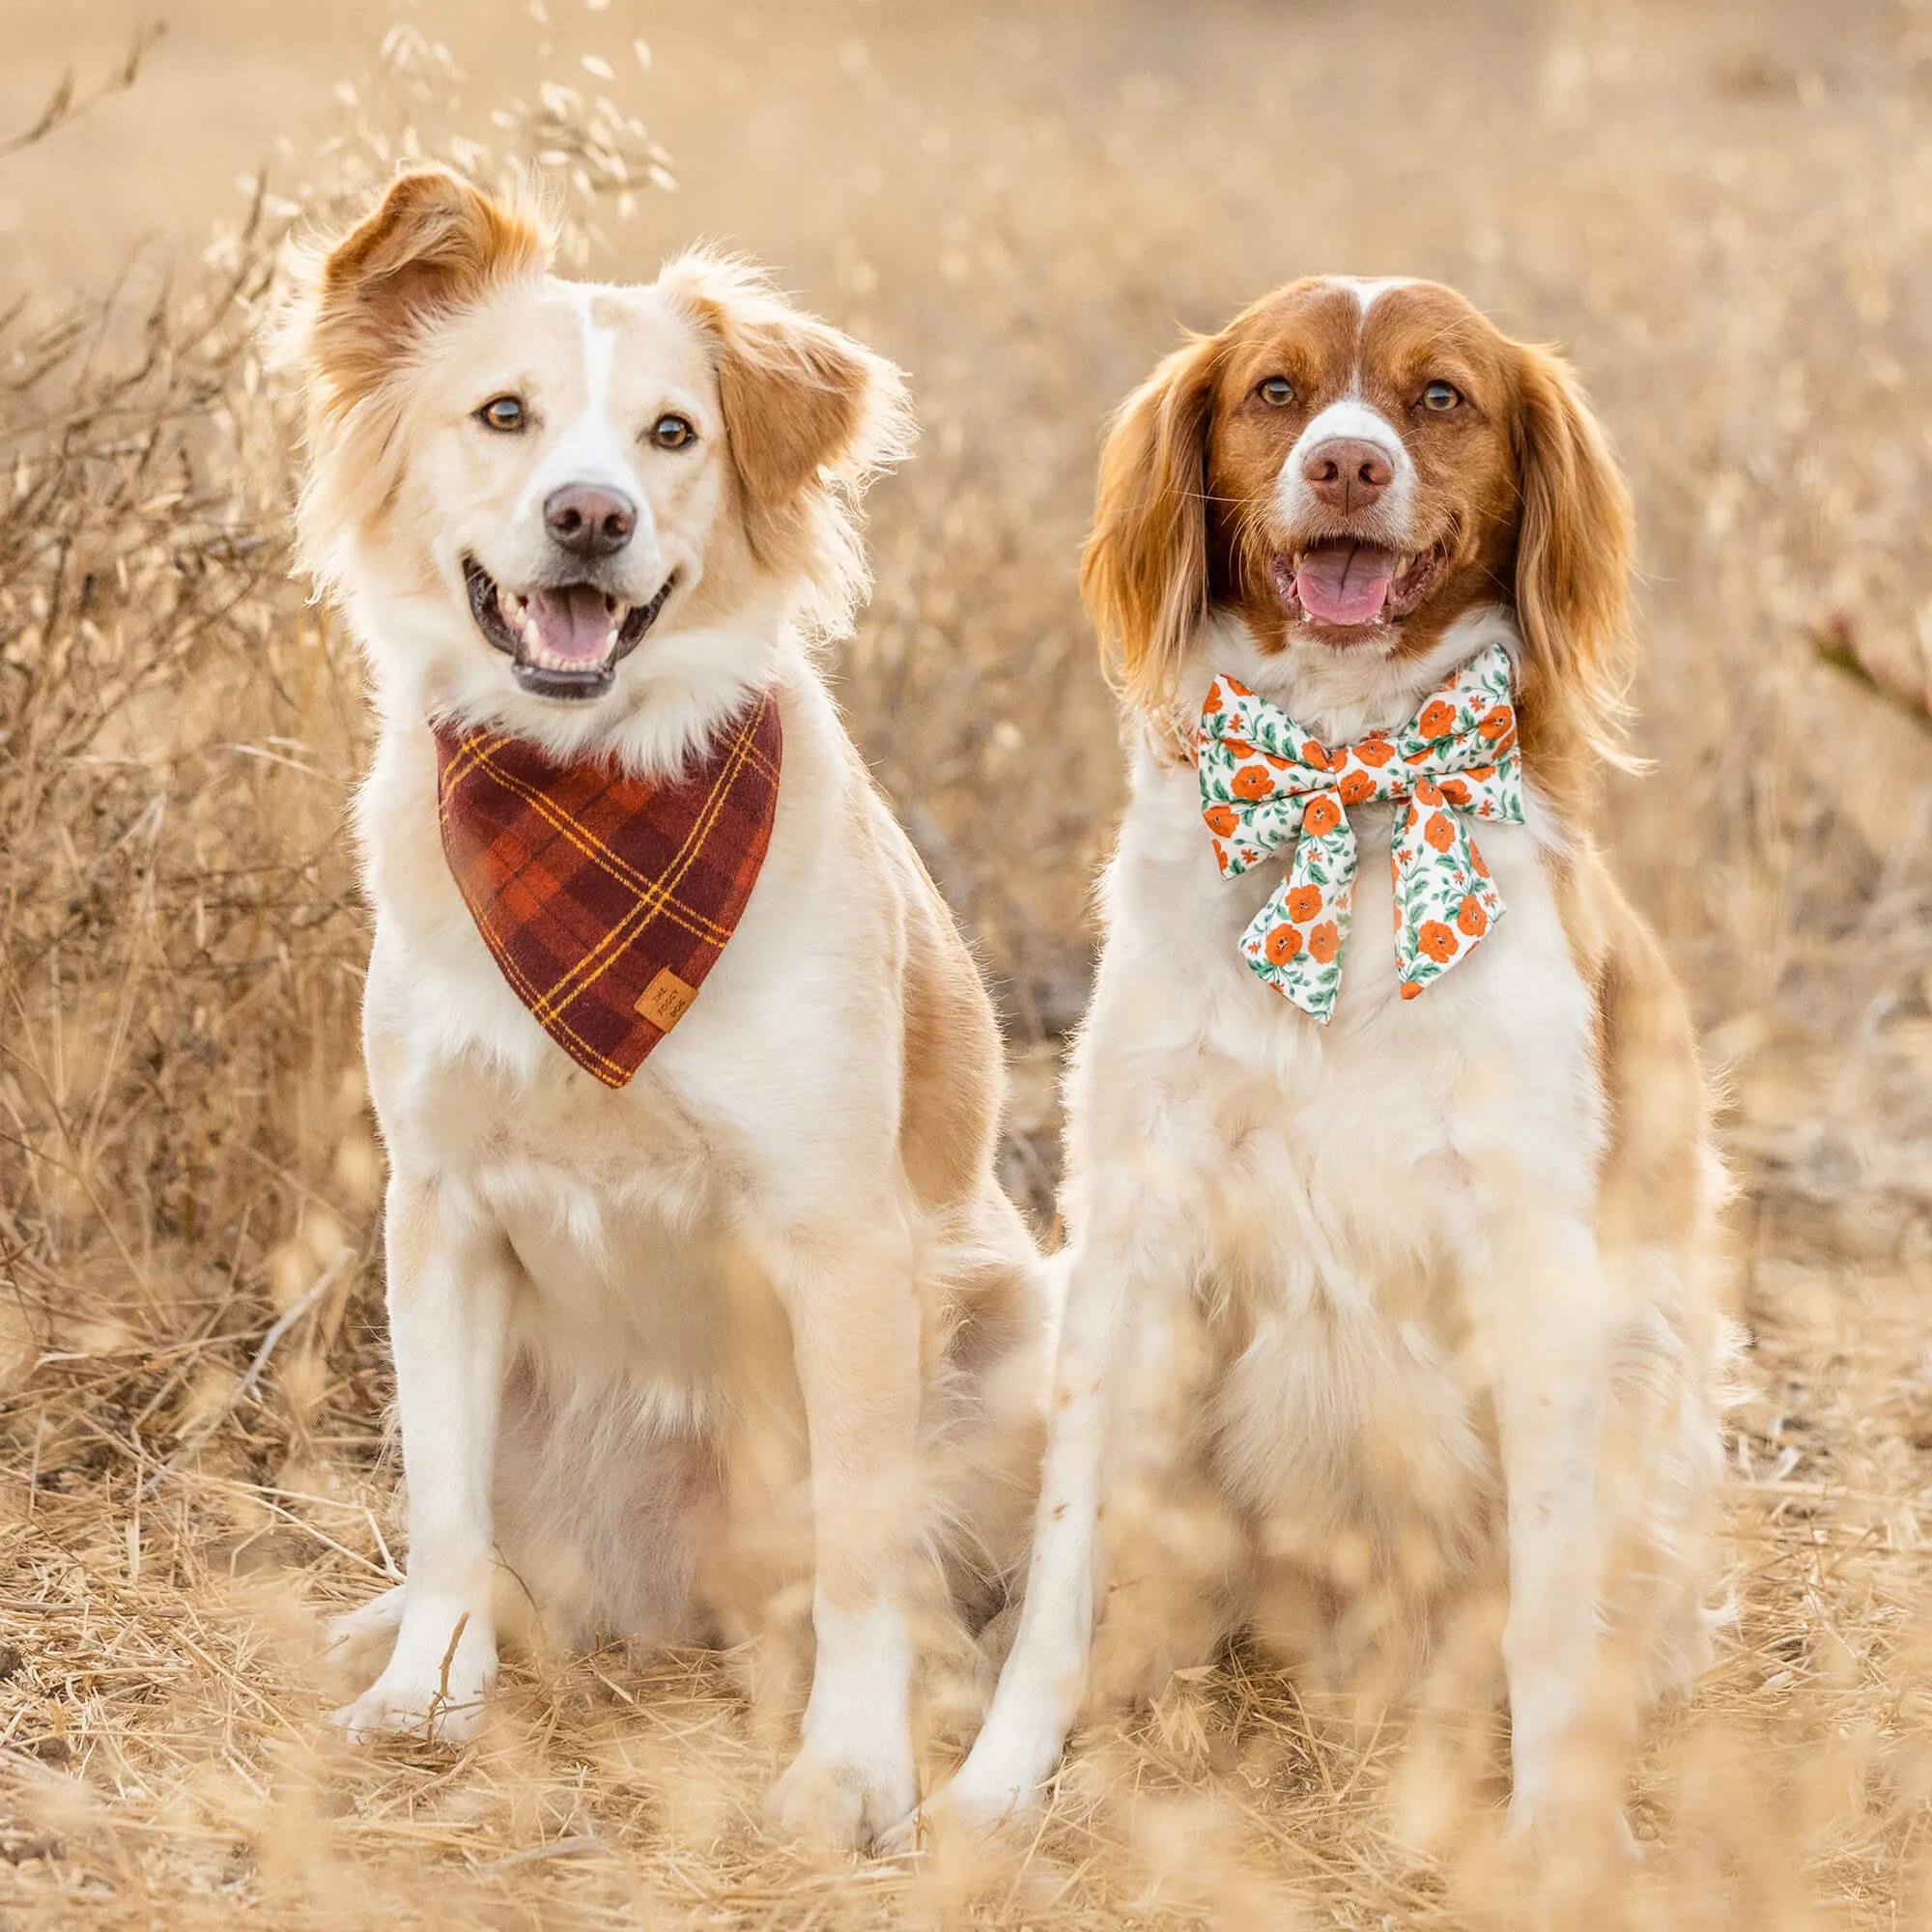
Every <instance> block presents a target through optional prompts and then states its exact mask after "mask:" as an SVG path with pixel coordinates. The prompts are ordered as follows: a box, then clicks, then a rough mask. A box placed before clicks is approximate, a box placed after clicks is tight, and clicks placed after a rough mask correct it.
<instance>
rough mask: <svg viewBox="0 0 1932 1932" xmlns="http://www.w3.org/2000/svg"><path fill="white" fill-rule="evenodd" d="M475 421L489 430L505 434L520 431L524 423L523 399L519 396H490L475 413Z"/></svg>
mask: <svg viewBox="0 0 1932 1932" xmlns="http://www.w3.org/2000/svg"><path fill="white" fill-rule="evenodd" d="M476 420H477V421H478V422H480V423H482V424H484V425H485V426H486V427H488V428H490V429H498V430H502V431H504V432H506V433H507V432H509V431H512V430H519V429H522V428H523V426H524V422H525V415H524V399H523V397H521V396H492V397H491V398H490V400H489V401H488V402H487V403H485V404H484V405H483V407H482V408H481V409H480V410H478V411H477V412H476Z"/></svg>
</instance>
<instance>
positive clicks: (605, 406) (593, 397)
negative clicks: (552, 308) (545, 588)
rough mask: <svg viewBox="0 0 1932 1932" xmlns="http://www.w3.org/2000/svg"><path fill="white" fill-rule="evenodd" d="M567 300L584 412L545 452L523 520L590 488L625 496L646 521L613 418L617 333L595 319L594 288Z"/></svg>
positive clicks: (628, 450)
mask: <svg viewBox="0 0 1932 1932" xmlns="http://www.w3.org/2000/svg"><path fill="white" fill-rule="evenodd" d="M564 293H565V296H566V298H567V299H568V300H569V302H570V304H571V306H572V307H573V308H575V309H576V311H577V318H578V326H579V339H580V343H581V354H582V368H581V374H582V396H583V406H582V409H581V410H580V411H579V412H578V413H577V414H576V415H575V416H574V417H572V418H571V419H570V421H568V422H567V423H565V424H564V425H563V427H562V429H561V430H560V431H559V432H558V434H557V436H556V440H554V442H553V443H552V444H551V446H550V447H549V449H547V450H546V451H545V452H544V455H543V460H542V461H541V462H540V463H539V464H538V465H537V467H536V469H535V470H534V471H533V472H532V474H531V476H530V480H529V483H528V485H527V487H526V490H525V492H524V500H523V502H522V503H521V504H520V505H519V506H518V508H519V513H520V514H521V515H538V516H540V515H541V514H542V512H543V504H544V500H545V499H546V498H547V497H549V496H550V495H551V493H552V492H553V491H554V490H560V489H562V488H563V487H564V485H565V484H567V483H589V484H593V485H597V486H601V487H602V488H605V489H611V490H618V491H621V492H622V493H623V494H624V495H625V496H626V497H629V498H630V499H631V501H632V502H633V503H635V504H636V505H637V506H638V511H639V517H640V518H642V517H644V516H647V515H648V512H647V511H646V509H645V507H644V492H643V486H642V484H641V483H640V482H639V478H638V472H637V469H636V467H635V465H634V463H633V461H632V457H633V438H632V436H631V434H630V433H629V432H628V431H627V430H626V429H625V427H624V425H623V424H621V423H619V422H617V421H616V420H615V419H614V418H613V417H612V415H611V371H612V369H613V368H614V367H615V365H616V359H617V331H616V329H615V328H613V327H610V326H609V325H608V324H605V323H601V322H599V321H598V320H597V318H596V316H595V315H594V314H593V313H592V306H591V305H592V302H593V300H594V298H596V296H597V295H598V294H599V293H600V292H599V291H598V290H596V289H592V288H571V289H568V290H566V291H565V292H564Z"/></svg>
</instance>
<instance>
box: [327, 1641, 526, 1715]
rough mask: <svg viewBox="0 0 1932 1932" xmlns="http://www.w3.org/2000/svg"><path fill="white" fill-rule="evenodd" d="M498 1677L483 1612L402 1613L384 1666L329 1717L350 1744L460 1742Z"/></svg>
mask: <svg viewBox="0 0 1932 1932" xmlns="http://www.w3.org/2000/svg"><path fill="white" fill-rule="evenodd" d="M496 1681H497V1640H496V1636H495V1634H493V1632H492V1631H491V1628H490V1621H489V1618H488V1617H487V1616H483V1617H478V1616H474V1615H464V1614H463V1613H461V1612H458V1613H457V1614H455V1615H452V1616H449V1617H446V1618H445V1617H438V1618H433V1619H429V1618H425V1619H420V1620H414V1621H413V1622H412V1620H411V1619H409V1618H407V1617H406V1618H405V1619H404V1623H403V1628H402V1632H401V1634H400V1635H399V1636H398V1637H397V1639H396V1648H395V1654H394V1655H393V1656H392V1657H391V1658H390V1659H389V1662H388V1667H387V1668H386V1669H385V1670H384V1672H383V1674H382V1676H380V1677H379V1678H377V1680H376V1681H375V1683H374V1684H372V1685H371V1686H370V1687H369V1689H368V1690H365V1691H363V1693H362V1694H361V1696H359V1697H357V1698H356V1699H355V1701H354V1702H353V1703H350V1704H345V1705H344V1706H343V1707H342V1709H341V1710H339V1711H337V1712H335V1713H334V1714H333V1715H332V1716H331V1717H330V1719H329V1722H330V1723H332V1724H333V1725H334V1726H335V1728H336V1729H337V1730H339V1731H340V1732H341V1733H342V1734H343V1736H344V1737H346V1738H347V1739H348V1740H349V1742H350V1743H351V1744H358V1745H360V1744H368V1743H370V1742H371V1741H373V1740H374V1739H376V1738H379V1737H384V1736H391V1735H398V1734H400V1735H403V1736H409V1737H418V1738H422V1739H424V1740H425V1741H428V1742H433V1743H438V1744H467V1743H468V1742H469V1740H470V1739H471V1738H473V1737H474V1736H475V1735H476V1734H477V1732H478V1731H479V1730H481V1729H482V1726H483V1703H484V1699H485V1697H486V1696H487V1694H488V1692H489V1690H490V1687H491V1685H492V1684H494V1683H495V1682H496Z"/></svg>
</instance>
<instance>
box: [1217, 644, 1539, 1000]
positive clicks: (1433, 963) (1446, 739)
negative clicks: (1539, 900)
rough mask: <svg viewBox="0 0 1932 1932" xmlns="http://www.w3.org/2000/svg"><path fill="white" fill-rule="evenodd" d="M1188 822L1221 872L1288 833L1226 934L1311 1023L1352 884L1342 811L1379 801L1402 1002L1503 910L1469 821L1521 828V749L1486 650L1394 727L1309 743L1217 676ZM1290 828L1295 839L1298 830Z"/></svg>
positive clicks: (1336, 965) (1336, 960)
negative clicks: (1197, 826)
mask: <svg viewBox="0 0 1932 1932" xmlns="http://www.w3.org/2000/svg"><path fill="white" fill-rule="evenodd" d="M1197 762H1198V765H1199V768H1200V775H1201V813H1202V816H1203V817H1204V818H1205V819H1206V820H1207V823H1208V833H1209V835H1210V836H1211V837H1212V838H1213V842H1214V857H1215V858H1216V860H1217V861H1218V862H1219V863H1220V867H1221V871H1222V873H1223V875H1224V876H1225V877H1228V878H1231V879H1232V878H1234V877H1235V876H1236V874H1237V873H1241V872H1245V871H1247V870H1248V869H1249V868H1250V867H1254V866H1258V865H1260V864H1261V863H1262V862H1263V861H1264V860H1265V859H1266V858H1267V857H1268V856H1269V854H1270V853H1272V852H1274V851H1275V850H1276V849H1277V848H1278V847H1279V846H1282V845H1285V844H1286V843H1287V842H1288V841H1289V840H1290V839H1291V838H1295V839H1296V843H1295V847H1294V860H1293V865H1292V866H1291V867H1290V868H1289V872H1288V876H1287V877H1286V878H1285V879H1284V880H1283V881H1282V884H1281V887H1280V890H1279V891H1277V892H1276V893H1274V894H1273V895H1271V896H1270V897H1269V899H1268V902H1267V903H1266V904H1265V905H1264V906H1263V908H1262V909H1261V911H1260V912H1259V913H1257V914H1256V915H1255V919H1254V923H1252V924H1251V925H1250V926H1249V927H1248V929H1247V931H1246V932H1244V933H1243V934H1242V935H1241V952H1242V954H1243V956H1244V957H1245V958H1246V959H1247V962H1248V964H1249V965H1250V966H1251V967H1253V969H1254V970H1255V972H1256V973H1257V974H1258V975H1259V976H1260V978H1262V979H1263V980H1265V981H1266V982H1267V983H1268V984H1269V985H1270V986H1272V987H1273V988H1274V989H1275V991H1276V992H1278V993H1280V994H1281V995H1282V997H1283V998H1284V999H1288V1000H1292V1001H1293V1003H1294V1005H1296V1006H1297V1007H1299V1008H1301V1009H1302V1010H1303V1011H1304V1012H1306V1013H1309V1014H1312V1015H1313V1016H1314V1018H1316V1019H1317V1020H1319V1021H1321V1023H1322V1024H1324V1025H1325V1024H1326V1023H1327V1021H1328V1020H1329V1019H1330V1017H1331V1016H1332V1015H1333V1013H1334V1010H1335V995H1336V992H1337V990H1338V989H1339V987H1340V985H1341V983H1342V965H1343V961H1344V958H1345V956H1346V954H1347V951H1348V944H1349V920H1350V909H1351V907H1352V904H1353V901H1354V891H1355V835H1354V832H1353V830H1352V828H1351V827H1350V824H1349V817H1348V811H1347V810H1346V808H1347V807H1349V806H1350V805H1363V804H1367V803H1369V802H1370V801H1371V800H1381V799H1390V800H1394V801H1396V802H1397V803H1398V804H1400V805H1401V806H1402V807H1403V809H1402V810H1398V811H1397V812H1396V814H1395V820H1394V824H1393V827H1392V829H1391V836H1390V842H1389V863H1390V866H1391V867H1392V868H1393V871H1394V876H1395V956H1396V975H1397V978H1398V979H1399V980H1401V982H1402V996H1403V998H1404V999H1406V1000H1408V999H1413V998H1414V997H1415V996H1416V995H1417V994H1419V993H1420V992H1421V991H1422V989H1423V988H1424V987H1425V986H1427V985H1428V984H1429V983H1430V982H1431V981H1432V980H1437V979H1440V978H1441V976H1442V975H1443V974H1444V973H1446V972H1448V970H1449V969H1450V968H1451V967H1452V966H1454V965H1455V964H1456V962H1457V961H1458V960H1459V959H1463V958H1465V957H1467V955H1468V954H1469V952H1472V951H1473V950H1474V948H1475V947H1476V946H1477V945H1478V943H1479V942H1480V941H1481V940H1482V939H1483V937H1484V935H1485V934H1486V933H1487V932H1488V931H1489V929H1490V927H1491V926H1492V924H1493V923H1495V922H1496V921H1497V920H1498V919H1500V918H1501V917H1502V911H1503V901H1502V895H1501V894H1500V893H1498V892H1497V891H1496V888H1495V884H1494V882H1493V881H1492V879H1491V877H1490V870H1489V867H1487V866H1486V865H1485V864H1484V863H1483V857H1482V854H1481V853H1480V852H1478V851H1477V850H1476V846H1475V841H1474V840H1473V839H1472V838H1470V837H1469V826H1468V820H1469V819H1471V818H1482V819H1490V820H1493V821H1495V822H1497V823H1500V824H1505V825H1520V824H1521V823H1522V753H1521V752H1520V749H1519V747H1518V743H1517V733H1516V712H1515V708H1514V706H1513V705H1512V704H1511V701H1510V664H1509V658H1508V656H1507V655H1506V654H1505V653H1504V651H1503V649H1502V647H1501V646H1500V645H1498V644H1492V646H1491V647H1490V648H1489V649H1488V650H1486V651H1483V652H1481V653H1479V654H1478V655H1477V656H1475V657H1473V658H1471V659H1470V660H1469V662H1468V663H1467V664H1465V665H1464V666H1463V668H1461V669H1460V670H1458V671H1456V672H1454V673H1453V674H1452V675H1451V676H1450V677H1449V679H1448V680H1447V681H1446V682H1445V683H1444V684H1443V685H1442V687H1441V689H1440V690H1438V691H1436V692H1435V694H1434V695H1433V696H1431V697H1430V698H1429V700H1428V702H1427V703H1425V704H1424V705H1423V707H1422V709H1421V710H1420V711H1419V712H1417V714H1416V715H1415V717H1414V718H1413V719H1412V720H1410V722H1409V723H1408V724H1406V725H1404V726H1403V727H1402V729H1401V730H1399V731H1393V732H1384V731H1377V732H1373V733H1371V734H1370V736H1368V737H1367V738H1364V739H1363V740H1362V741H1361V743H1360V744H1357V745H1344V746H1340V747H1336V746H1329V745H1321V744H1319V743H1318V742H1316V741H1315V740H1314V739H1312V738H1310V737H1309V735H1308V734H1307V733H1306V732H1305V731H1304V730H1303V729H1302V728H1301V726H1300V725H1297V724H1296V723H1295V722H1294V720H1293V718H1291V717H1290V716H1289V715H1288V713H1287V712H1285V711H1283V710H1282V709H1281V708H1280V707H1279V706H1278V705H1274V704H1270V703H1269V702H1268V700H1267V699H1266V698H1264V697H1259V696H1256V695H1255V694H1254V693H1253V692H1252V691H1250V690H1248V689H1247V687H1246V686H1245V685H1242V684H1238V683H1236V680H1235V679H1233V678H1231V677H1225V676H1224V677H1217V678H1216V679H1215V680H1214V683H1213V686H1212V688H1211V689H1210V690H1209V692H1208V701H1207V704H1206V705H1205V707H1204V708H1203V710H1202V713H1201V731H1200V737H1199V748H1198V752H1197ZM1297 835H1298V837H1297Z"/></svg>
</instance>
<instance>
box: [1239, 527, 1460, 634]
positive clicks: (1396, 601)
mask: <svg viewBox="0 0 1932 1932" xmlns="http://www.w3.org/2000/svg"><path fill="white" fill-rule="evenodd" d="M1448 561H1449V553H1448V549H1447V547H1446V546H1445V545H1443V544H1439V543H1438V544H1434V545H1432V546H1431V547H1430V548H1429V549H1428V550H1424V551H1416V552H1414V553H1413V554H1407V555H1405V554H1402V553H1401V552H1399V551H1392V550H1384V549H1383V548H1382V547H1381V546H1380V545H1379V544H1372V543H1361V542H1358V541H1357V540H1356V539H1355V538H1353V537H1331V538H1327V539H1325V540H1323V541H1322V542H1320V543H1314V544H1310V545H1309V546H1308V548H1307V549H1305V550H1297V551H1293V552H1277V553H1276V554H1275V555H1274V557H1273V558H1272V559H1271V561H1270V564H1269V571H1270V574H1271V575H1272V577H1273V579H1274V588H1275V595H1276V596H1278V597H1279V598H1280V599H1281V602H1282V608H1283V609H1284V610H1285V611H1287V612H1288V614H1289V615H1290V616H1291V617H1306V618H1309V619H1311V620H1313V621H1314V622H1315V623H1318V624H1324V625H1327V626H1330V627H1332V628H1334V629H1337V630H1357V629H1359V630H1363V631H1366V630H1369V629H1371V628H1373V627H1374V626H1376V625H1379V624H1393V623H1397V622H1400V621H1401V619H1403V618H1404V617H1406V616H1407V615H1408V614H1409V612H1410V611H1413V610H1415V609H1416V608H1417V606H1419V605H1420V604H1421V603H1422V601H1423V599H1424V598H1426V597H1427V596H1428V595H1429V593H1430V592H1431V591H1432V590H1434V589H1435V585H1436V583H1437V582H1439V581H1440V579H1441V576H1442V572H1443V569H1444V567H1445V566H1446V565H1447V563H1448Z"/></svg>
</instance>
